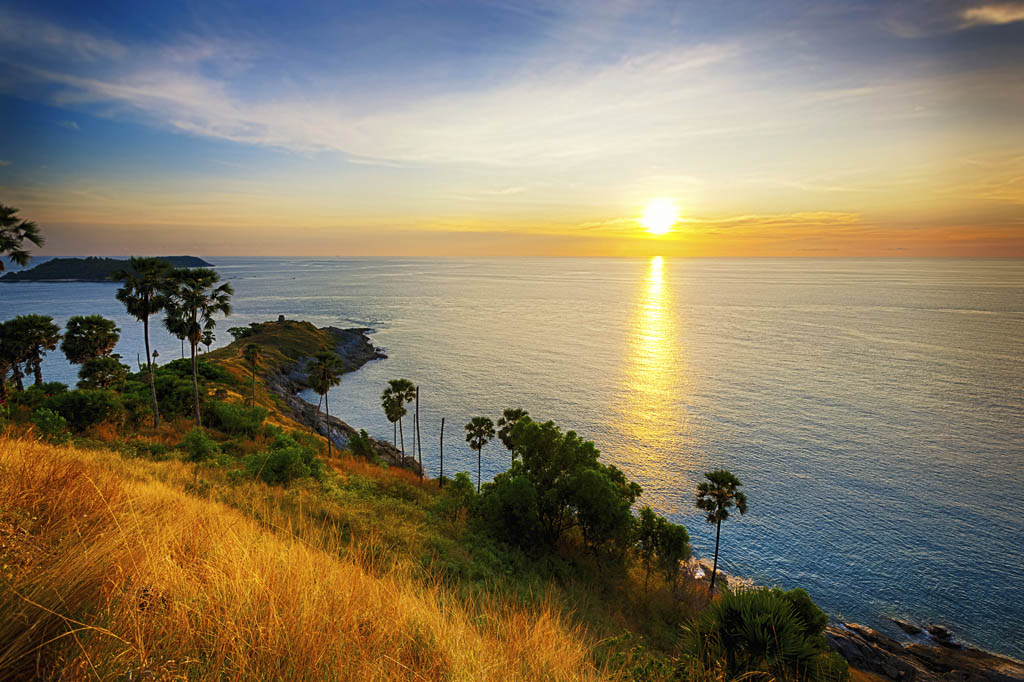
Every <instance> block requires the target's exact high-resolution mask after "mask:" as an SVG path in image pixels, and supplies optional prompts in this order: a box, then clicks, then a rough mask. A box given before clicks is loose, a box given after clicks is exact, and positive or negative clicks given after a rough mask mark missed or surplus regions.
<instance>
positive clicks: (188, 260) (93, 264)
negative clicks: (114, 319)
mask: <svg viewBox="0 0 1024 682" xmlns="http://www.w3.org/2000/svg"><path fill="white" fill-rule="evenodd" d="M0 219H2V218H0ZM37 236H38V232H37ZM22 240H29V241H33V243H35V244H37V245H39V246H41V245H42V244H43V242H35V241H34V240H31V239H30V238H29V236H28V233H27V232H26V233H24V236H23V237H22ZM10 241H12V242H13V241H15V239H14V238H11V240H10ZM11 253H12V254H13V252H11ZM25 253H26V254H27V252H25ZM0 255H6V252H5V253H0ZM12 260H13V257H12ZM157 260H160V261H162V262H163V263H165V264H166V265H167V266H168V267H170V268H199V267H209V266H210V263H207V262H206V261H204V260H202V259H201V258H196V257H195V256H160V257H158V258H157ZM15 262H16V263H18V264H19V265H21V266H25V265H27V264H28V260H27V259H25V260H24V261H15ZM129 267H130V266H129ZM124 269H125V261H124V260H121V259H118V258H100V257H96V256H89V257H88V258H52V259H50V260H48V261H45V262H43V263H40V264H39V265H37V266H35V267H34V268H32V269H30V270H21V271H19V272H8V273H6V274H4V275H3V277H0V282H4V283H9V282H110V281H114V280H116V279H117V277H116V274H117V273H118V272H120V271H122V270H124ZM0 271H2V270H0Z"/></svg>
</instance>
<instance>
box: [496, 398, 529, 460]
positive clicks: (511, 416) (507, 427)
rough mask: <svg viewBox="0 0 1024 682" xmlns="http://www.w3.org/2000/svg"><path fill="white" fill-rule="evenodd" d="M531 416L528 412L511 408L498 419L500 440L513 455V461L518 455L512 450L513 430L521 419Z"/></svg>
mask: <svg viewBox="0 0 1024 682" xmlns="http://www.w3.org/2000/svg"><path fill="white" fill-rule="evenodd" d="M529 416H530V413H529V412H527V411H526V410H523V409H520V408H513V407H510V408H508V409H506V410H505V411H504V412H502V413H501V417H500V418H499V419H498V439H499V440H501V443H502V445H504V446H505V447H506V448H508V451H509V452H511V453H512V461H515V459H516V453H515V452H514V451H513V450H512V445H513V443H512V429H514V428H515V426H516V424H518V423H519V421H520V420H521V419H523V418H524V417H529Z"/></svg>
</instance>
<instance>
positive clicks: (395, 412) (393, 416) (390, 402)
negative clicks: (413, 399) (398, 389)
mask: <svg viewBox="0 0 1024 682" xmlns="http://www.w3.org/2000/svg"><path fill="white" fill-rule="evenodd" d="M380 406H381V407H383V408H384V416H385V417H387V418H388V421H389V422H391V428H392V432H393V433H392V436H391V442H392V443H393V444H394V446H395V447H396V448H397V447H398V422H399V420H400V419H401V418H402V417H404V416H405V407H404V406H403V405H402V401H401V399H400V398H399V397H398V396H397V395H396V394H395V392H394V391H393V390H392V389H391V387H390V386H388V387H387V388H385V389H384V392H383V393H381V395H380ZM403 457H404V454H403Z"/></svg>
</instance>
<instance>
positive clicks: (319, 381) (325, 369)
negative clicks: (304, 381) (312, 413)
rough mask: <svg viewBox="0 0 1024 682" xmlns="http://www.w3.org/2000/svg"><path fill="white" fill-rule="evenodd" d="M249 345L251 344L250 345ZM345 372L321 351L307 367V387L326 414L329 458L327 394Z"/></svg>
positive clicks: (340, 363)
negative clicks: (311, 389) (312, 391)
mask: <svg viewBox="0 0 1024 682" xmlns="http://www.w3.org/2000/svg"><path fill="white" fill-rule="evenodd" d="M250 345H251V344H250ZM344 371H345V365H344V363H343V362H342V361H341V358H339V357H338V356H337V355H335V354H334V353H331V352H328V351H321V352H319V353H317V354H316V355H314V356H313V364H312V365H310V367H309V373H308V375H307V376H308V378H309V385H310V386H312V388H313V390H314V391H316V392H317V393H318V394H319V395H320V397H321V398H323V400H324V410H325V411H326V412H327V456H328V457H330V456H331V452H332V443H331V406H330V404H329V402H328V400H327V392H328V391H330V390H331V388H332V387H334V386H337V385H338V384H340V383H341V375H342V373H343V372H344Z"/></svg>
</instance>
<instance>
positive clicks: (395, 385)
mask: <svg viewBox="0 0 1024 682" xmlns="http://www.w3.org/2000/svg"><path fill="white" fill-rule="evenodd" d="M384 393H385V394H389V393H390V395H391V396H392V397H393V398H394V400H396V401H398V404H399V406H400V407H401V408H402V409H401V410H396V413H400V414H398V438H399V442H401V444H402V457H405V434H403V433H402V417H404V416H405V415H406V414H408V411H407V410H406V409H405V404H406V403H411V402H412V401H413V400H415V399H416V386H415V385H414V384H413V383H412V382H411V381H409V380H408V379H392V380H391V381H389V382H388V388H387V390H385V391H384ZM385 411H386V408H385ZM413 454H416V453H413Z"/></svg>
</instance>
